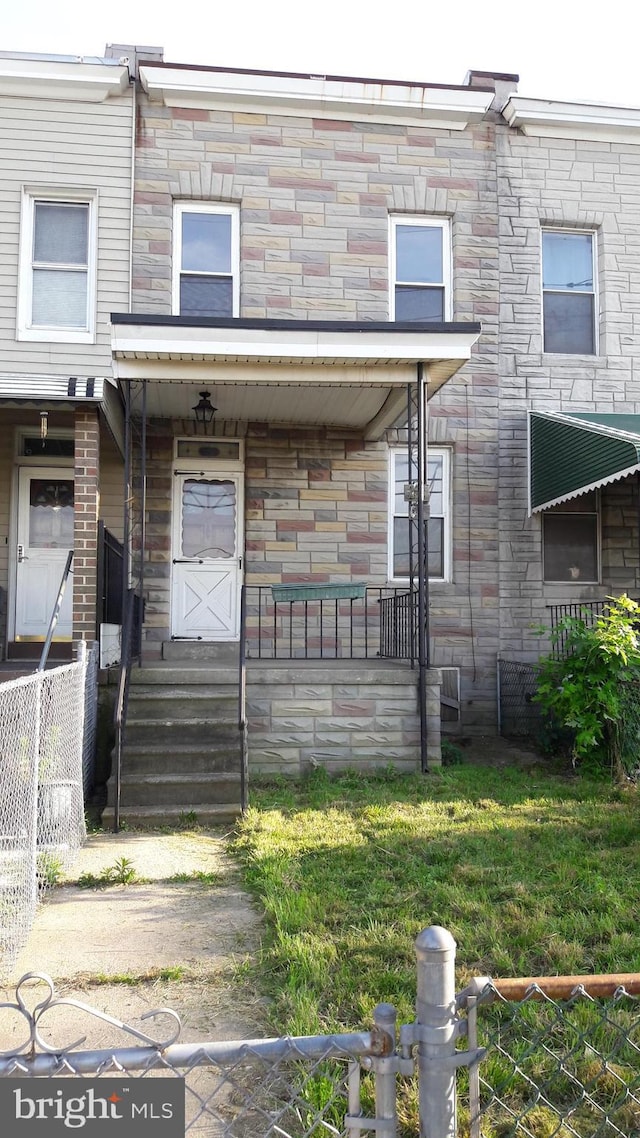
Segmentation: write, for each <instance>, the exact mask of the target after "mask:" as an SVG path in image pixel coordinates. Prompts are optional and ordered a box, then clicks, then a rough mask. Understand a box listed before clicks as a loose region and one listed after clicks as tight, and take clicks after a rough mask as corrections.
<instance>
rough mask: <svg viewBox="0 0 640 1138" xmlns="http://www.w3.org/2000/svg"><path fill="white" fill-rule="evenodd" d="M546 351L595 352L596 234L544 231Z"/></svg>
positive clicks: (543, 304)
mask: <svg viewBox="0 0 640 1138" xmlns="http://www.w3.org/2000/svg"><path fill="white" fill-rule="evenodd" d="M542 309H543V325H544V351H545V352H565V353H568V354H571V355H587V356H590V355H593V354H594V353H595V351H596V293H595V234H594V233H583V232H573V231H571V230H567V229H543V231H542Z"/></svg>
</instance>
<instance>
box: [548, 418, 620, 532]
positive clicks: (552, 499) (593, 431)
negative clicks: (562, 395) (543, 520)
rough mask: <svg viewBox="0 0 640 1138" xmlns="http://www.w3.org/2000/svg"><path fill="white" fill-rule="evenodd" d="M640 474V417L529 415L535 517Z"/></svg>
mask: <svg viewBox="0 0 640 1138" xmlns="http://www.w3.org/2000/svg"><path fill="white" fill-rule="evenodd" d="M638 471H640V415H616V414H611V415H606V414H605V415H597V414H592V413H590V412H589V413H588V412H582V411H580V412H575V411H572V412H567V413H563V414H560V413H555V412H546V413H543V412H538V411H530V412H529V475H530V477H529V486H530V495H529V497H530V503H529V504H530V513H536V512H537V511H538V510H544V509H548V508H549V507H550V506H557V505H559V504H560V503H561V502H566V501H568V500H569V499H570V498H577V497H578V496H579V495H580V494H587V493H588V492H589V491H590V490H597V489H598V488H599V487H601V486H607V485H608V484H609V483H610V482H617V481H618V480H619V479H621V478H626V477H627V475H629V474H635V473H637V472H638Z"/></svg>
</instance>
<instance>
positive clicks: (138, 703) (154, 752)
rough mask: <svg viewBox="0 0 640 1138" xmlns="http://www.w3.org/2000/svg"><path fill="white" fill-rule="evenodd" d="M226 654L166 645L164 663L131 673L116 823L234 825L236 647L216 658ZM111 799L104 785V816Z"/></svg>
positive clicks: (237, 776)
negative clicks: (184, 818)
mask: <svg viewBox="0 0 640 1138" xmlns="http://www.w3.org/2000/svg"><path fill="white" fill-rule="evenodd" d="M228 647H229V646H226V645H222V646H220V645H204V646H203V645H194V644H189V645H185V644H180V643H179V642H176V643H172V644H166V645H164V647H163V653H164V651H165V649H166V658H164V659H163V660H161V661H158V662H157V663H156V664H154V665H149V666H147V667H143V668H135V667H134V668H133V669H132V672H131V677H130V685H129V703H128V708H127V721H126V728H125V737H124V747H123V760H122V772H121V782H120V807H121V815H122V818H123V820H126V821H128V822H129V823H130V824H132V825H133V824H141V825H145V824H146V825H158V824H159V825H167V824H171V823H172V822H174V823H175V821H176V820H177V819H178V817H179V815H181V814H191V813H196V814H197V815H198V819H199V820H200V816H201V815H202V817H203V818H204V819H205V820H206V821H207V822H209V823H210V824H215V823H217V822H219V821H225V822H226V821H230V820H233V818H234V817H236V815H237V813H238V812H239V810H240V755H241V747H240V734H239V731H238V677H237V670H236V666H235V665H234V651H235V664H237V646H231V649H230V650H229V651H223V649H227V648H228ZM196 648H198V649H199V650H200V651H195V649H196ZM211 649H215V650H216V651H210V650H211ZM113 794H114V782H113V779H111V781H110V784H109V804H108V811H109V810H110V811H111V816H112V815H113ZM105 817H106V818H108V817H109V813H107V814H106V815H105Z"/></svg>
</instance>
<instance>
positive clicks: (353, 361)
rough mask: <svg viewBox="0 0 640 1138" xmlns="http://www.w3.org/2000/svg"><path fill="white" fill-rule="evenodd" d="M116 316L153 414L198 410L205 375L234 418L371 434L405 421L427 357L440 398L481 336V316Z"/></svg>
mask: <svg viewBox="0 0 640 1138" xmlns="http://www.w3.org/2000/svg"><path fill="white" fill-rule="evenodd" d="M111 321H112V325H113V328H112V348H113V356H114V371H115V374H116V375H117V376H118V378H120V379H131V380H143V379H144V380H147V381H148V383H147V392H148V410H149V414H152V415H153V414H156V415H161V416H171V417H180V416H189V415H190V413H191V412H190V406H191V403H190V399H191V392H189V391H187V392H185V391H184V385H185V384H187V385H191V387H192V391H193V390H195V387H196V385H202V384H205V385H206V386H208V387H214V388H215V391H216V399H215V402H216V403H217V404H218V406H219V407H220V415H221V417H224V418H227V419H240V420H243V419H254V420H261V421H265V422H270V423H283V424H286V423H295V424H304V425H314V424H325V425H335V426H345V427H353V428H364V429H365V430H366V432H367V433H368V435H369V437H376V436H377V435H379V434H381V433H382V431H383V430H384V429H385V428H386V427H389V426H391V425H392V424H393V423H394V422H396V421H397V420H398V418H399V416H400V414H401V412H402V409H403V406H404V405H406V396H405V394H404V391H405V389H406V385H407V383H409V382H412V381H413V379H414V378H415V367H416V365H417V364H418V363H424V365H425V374H426V385H427V397H428V398H430V397H431V396H432V395H433V394H434V393H435V392H436V391H437V390H438V389H439V388H440V387H441V386H442V384H443V383H445V382H446V381H447V379H449V378H450V377H451V376H452V375H453V374H454V373H455V372H456V371H458V369H459V368H460V367H461V366H462V365H463V364H464V363H465V362H466V361H467V360H468V359H469V358H470V356H471V350H472V347H473V345H474V344H475V342H476V341H477V339H478V336H479V335H480V325H479V324H475V323H442V324H440V323H438V324H436V323H433V324H431V323H393V322H386V321H385V322H384V323H382V322H374V321H365V322H353V321H331V320H321V321H311V320H251V319H217V318H213V317H200V318H196V317H184V316H158V315H141V314H137V313H131V314H129V313H116V314H114V315H112V317H111ZM230 365H232V366H230ZM180 387H182V391H180ZM191 402H193V400H191Z"/></svg>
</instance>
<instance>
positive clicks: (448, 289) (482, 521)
mask: <svg viewBox="0 0 640 1138" xmlns="http://www.w3.org/2000/svg"><path fill="white" fill-rule="evenodd" d="M0 65H1V66H0V75H1V76H2V79H1V81H0V100H1V102H2V104H3V108H5V109H6V111H7V123H8V132H10V130H11V129H12V125H11V115H12V114H15V116H16V119H19V121H20V123H21V124H22V125H21V127H20V128H18V127H15V128H14V129H15V130H16V131H17V132H18V133H20V131H21V132H22V134H21V138H22V140H23V141H22V145H21V147H20V148H18V150H17V151H16V165H15V170H14V180H13V181H12V180H11V178H7V179H6V181H3V186H2V193H3V202H4V209H5V211H6V212H5V214H4V218H5V219H6V221H3V225H4V224H6V228H7V233H8V234H10V237H11V244H10V248H9V246H7V248H8V250H9V255H8V257H7V258H6V259H5V265H4V272H5V282H4V287H3V297H4V302H3V303H4V306H5V307H4V309H3V311H4V318H3V324H2V327H3V332H2V335H3V340H2V345H1V351H2V356H3V362H2V366H1V369H0V400H1V402H0V430H1V431H3V432H4V433H5V434H4V437H5V438H6V440H7V445H6V448H5V449H4V451H3V458H2V461H3V462H5V464H6V479H5V482H4V485H5V487H6V490H5V497H4V498H3V502H4V505H3V506H2V509H3V514H4V517H5V522H6V543H5V555H6V564H5V565H2V564H1V563H0V573H3V574H4V576H2V577H0V587H1V588H2V589H3V590H5V595H6V628H5V630H4V637H5V644H6V653H7V655H9V656H11V655H15V654H17V653H19V652H24V651H25V649H24V647H21V646H23V645H25V644H28V643H32V642H35V640H34V639H33V638H36V639H37V638H38V637H39V638H41V637H42V635H43V631H42V626H43V624H44V621H45V616H46V611H45V610H46V609H48V608H49V606H50V600H51V598H50V593H51V592H53V593H55V581H56V579H57V577H58V575H59V573H60V560H61V559H63V556H62V555H63V554H64V553H65V551H66V550H67V549H68V548H74V553H75V555H74V564H75V570H74V580H73V587H72V590H71V593H70V594H69V596H70V597H71V595H72V597H73V613H72V612H71V607H69V608H68V611H67V614H66V617H65V618H64V619H61V622H60V626H59V630H60V637H59V644H60V645H62V644H64V643H65V642H66V641H67V640H68V639H70V638H71V637H75V638H93V637H95V636H96V635H97V630H98V628H99V627H100V626H101V627H102V629H103V633H106V632H107V631H108V628H109V627H110V626H111V625H113V624H114V623H115V624H118V623H119V621H121V619H122V618H121V616H120V615H119V612H117V611H116V607H115V603H114V602H113V598H111V599H110V596H109V595H108V594H109V588H108V587H107V584H106V583H105V582H106V581H107V578H109V580H112V579H113V577H114V574H115V575H116V576H117V575H118V572H117V569H116V570H114V565H116V566H118V565H121V569H120V577H121V578H122V580H123V581H124V582H125V584H126V585H128V586H129V593H128V596H129V601H128V603H127V604H126V605H125V609H126V614H125V626H126V625H127V620H128V621H129V623H130V624H131V626H132V632H131V635H130V636H129V635H126V636H125V637H124V640H125V647H126V646H128V645H131V644H133V646H134V654H135V655H136V656H137V661H136V665H135V667H134V668H133V669H132V671H131V677H130V678H131V685H130V691H129V712H128V717H127V727H126V735H125V746H124V749H123V751H122V771H121V787H120V791H121V801H122V808H123V809H124V810H129V811H130V812H132V813H135V814H138V815H140V814H142V815H144V813H145V811H146V812H147V815H148V816H150V815H151V814H152V813H154V812H155V813H160V814H167V813H170V812H171V811H180V810H185V809H196V810H198V811H200V812H201V813H202V814H204V813H206V812H207V811H208V812H209V815H210V816H216V811H218V813H220V811H221V810H224V809H228V808H229V805H234V804H237V802H238V801H239V794H240V790H239V785H240V780H241V771H240V766H241V763H240V758H241V752H242V748H241V747H240V748H239V747H238V731H237V721H238V686H239V684H238V676H239V667H238V664H239V660H238V657H239V648H240V655H241V657H242V658H244V657H246V696H247V698H246V721H247V728H248V731H247V750H248V763H249V770H250V771H251V772H254V771H269V772H273V771H280V772H284V773H297V772H299V771H302V770H305V769H308V768H309V767H310V766H314V765H323V766H327V767H328V768H329V769H335V768H338V767H340V766H344V765H345V764H347V763H353V764H360V765H361V766H363V767H366V766H370V765H380V764H384V763H387V762H393V763H395V764H397V765H398V766H400V767H404V768H407V769H411V768H414V767H415V766H416V764H420V762H422V764H423V766H424V765H425V764H429V765H430V764H437V763H438V761H439V756H440V751H439V748H440V730H441V719H442V726H444V727H445V729H447V730H450V731H453V732H457V731H465V732H491V731H495V729H496V666H497V660H498V658H499V657H503V658H504V657H507V658H508V657H512V658H517V659H523V660H532V659H535V657H536V656H537V655H538V653H539V651H540V646H541V642H540V640H539V638H536V637H535V636H534V635H533V633H532V626H533V625H534V624H539V623H543V622H547V621H548V619H549V606H550V605H554V604H557V605H562V604H569V603H575V602H581V601H585V600H587V601H590V602H600V601H601V600H602V598H604V597H605V596H606V595H607V594H608V593H609V592H611V591H612V589H614V588H616V589H622V588H626V589H628V590H629V591H633V590H635V589H636V588H637V587H638V580H637V578H638V524H637V514H638V491H637V479H636V472H637V469H638V467H640V461H639V458H638V456H639V455H640V451H638V446H640V434H638V433H637V430H638V431H640V420H638V422H637V423H636V420H635V415H636V410H637V408H636V402H635V401H634V389H633V382H634V375H633V369H634V363H636V361H637V359H638V355H639V353H638V345H637V343H636V339H635V337H636V336H637V330H636V327H635V312H636V309H637V303H636V302H635V301H634V297H633V285H634V279H633V275H634V272H636V271H637V270H636V269H635V264H636V258H637V256H638V253H637V248H636V238H635V234H636V233H637V216H638V210H637V201H636V194H637V190H636V182H637V169H638V160H639V159H640V149H639V148H638V142H639V141H640V130H639V127H640V112H634V111H633V110H625V109H622V108H612V107H606V106H591V105H587V104H568V103H549V102H548V101H544V102H543V101H537V100H529V99H524V98H522V97H520V96H518V95H517V89H516V77H515V76H506V75H494V74H486V73H480V72H472V73H470V74H469V76H468V77H467V80H466V82H465V84H463V85H461V86H439V85H429V84H425V83H405V82H402V83H397V82H385V83H381V82H377V81H371V80H361V79H353V78H344V77H343V78H332V77H327V78H323V77H311V76H305V75H295V74H288V75H280V74H273V73H270V72H247V71H240V70H233V69H228V70H225V69H221V68H205V67H193V66H181V65H173V64H169V63H165V62H164V61H163V59H162V53H161V52H160V51H155V50H153V49H133V48H130V47H124V46H121V47H115V48H111V49H108V57H107V58H105V59H104V60H101V61H74V62H71V61H68V62H66V63H61V62H59V61H58V62H55V61H52V60H47V59H45V58H44V57H36V58H35V59H31V58H30V59H28V60H25V59H19V58H16V57H13V56H11V57H9V56H6V57H4V56H3V57H0ZM34 75H37V77H38V78H37V83H39V84H40V86H38V85H37V83H36V82H35V81H34V78H33V76H34ZM92 84H93V86H92ZM98 88H99V90H100V98H98ZM71 92H73V94H71ZM29 122H32V123H33V124H34V127H33V129H31V128H29V130H27V129H25V126H24V124H25V123H29ZM36 123H37V124H38V130H37V131H36V129H35V124H36ZM134 124H135V131H134V136H133V137H132V130H133V128H134ZM54 141H55V145H54V146H52V143H53V142H54ZM132 155H133V167H132V164H131V163H132ZM74 298H75V299H74ZM29 305H30V307H29ZM25 306H26V307H25ZM83 321H84V323H83ZM5 361H6V362H5ZM585 416H586V417H585ZM43 418H44V425H43ZM636 429H637V430H636ZM45 432H46V433H45ZM55 440H59V442H56V441H55ZM72 444H73V446H72ZM71 483H75V509H74V510H73V515H72V512H71V511H70V507H71V505H72V501H73V500H70V499H69V494H70V489H71V490H72V489H73V487H72V486H71ZM41 499H42V501H41ZM65 511H66V512H65ZM23 515H24V519H25V520H23ZM100 522H101V523H102V525H101V526H100V525H99V523H100ZM29 526H31V527H32V530H33V533H32V531H31V529H29ZM25 527H26V528H25ZM56 527H57V528H56ZM65 527H66V528H65ZM54 529H55V534H54V533H53V530H54ZM38 531H40V533H42V534H43V539H42V540H41V539H39V537H38ZM33 535H35V537H34V539H33V540H32V537H33ZM100 535H101V536H100ZM105 535H106V538H105ZM39 541H40V545H38V542H39ZM39 548H41V549H42V550H48V551H49V552H48V553H47V552H43V553H38V549H39ZM1 549H2V547H0V557H1V556H2V555H1ZM52 550H55V553H53V552H51V551H52ZM118 557H120V558H121V561H118V560H117V558H118ZM114 558H115V561H114ZM40 561H41V562H42V564H43V565H45V564H46V566H47V570H46V571H47V573H49V577H50V579H51V584H50V585H49V586H47V587H48V588H49V593H48V594H47V595H46V603H45V600H44V596H45V594H44V587H43V586H42V585H41V584H37V583H34V584H32V585H31V586H26V588H31V589H32V591H33V594H34V595H36V594H37V596H38V598H39V600H41V601H42V604H41V608H40V610H38V611H39V613H40V615H39V616H38V615H37V614H36V616H34V615H33V614H34V613H35V612H36V607H37V606H35V605H34V604H33V602H32V601H29V603H28V604H26V610H25V611H27V610H28V611H29V612H30V613H31V614H32V615H31V617H30V619H31V621H32V625H33V622H34V621H35V622H36V623H37V620H40V623H39V624H38V627H37V628H36V627H32V626H31V625H30V626H29V629H28V631H27V630H26V624H21V623H20V620H21V619H22V618H21V617H20V613H21V612H22V611H23V609H25V602H24V599H21V598H23V597H24V589H25V586H24V585H22V584H21V576H24V574H23V570H22V566H23V565H27V564H28V565H29V568H37V566H38V565H39V564H40ZM105 566H107V568H108V573H107V574H106V575H105V572H104V569H105ZM38 571H39V572H40V575H41V576H40V578H39V580H43V579H44V576H43V575H44V573H45V570H44V568H41V569H39V570H38ZM34 580H35V578H34ZM123 599H124V600H125V601H126V599H127V593H126V591H125V592H124V595H123ZM21 605H22V609H21V607H20V606H21ZM105 640H106V636H105ZM125 654H126V653H125ZM441 701H442V702H441ZM441 708H442V714H441V713H440V709H441Z"/></svg>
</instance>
